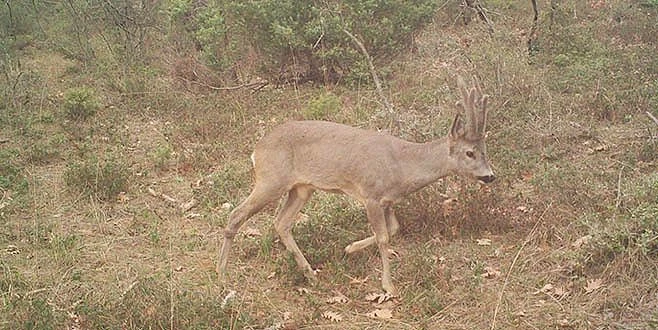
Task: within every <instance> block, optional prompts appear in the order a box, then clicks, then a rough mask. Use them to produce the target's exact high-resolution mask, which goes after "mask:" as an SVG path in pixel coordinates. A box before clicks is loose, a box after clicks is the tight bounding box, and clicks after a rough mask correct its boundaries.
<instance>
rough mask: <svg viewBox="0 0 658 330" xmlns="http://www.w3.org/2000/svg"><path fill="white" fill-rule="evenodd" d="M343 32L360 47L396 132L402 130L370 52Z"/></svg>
mask: <svg viewBox="0 0 658 330" xmlns="http://www.w3.org/2000/svg"><path fill="white" fill-rule="evenodd" d="M343 32H345V34H347V36H349V37H350V39H352V41H354V43H356V44H357V46H359V49H360V50H361V52H362V53H363V56H365V58H366V60H367V61H368V67H369V68H370V75H372V80H373V81H374V82H375V88H376V89H377V94H378V95H379V98H380V99H381V101H382V103H384V107H385V108H386V111H388V113H389V115H390V121H391V124H392V126H393V127H394V128H395V130H396V132H398V131H399V130H400V120H398V118H397V115H396V113H395V111H394V110H393V106H392V105H391V103H389V102H388V99H387V98H386V96H385V95H384V91H383V90H382V84H381V82H380V80H379V77H378V76H377V71H375V65H374V64H373V63H372V59H371V57H370V54H368V50H366V47H365V46H364V45H363V43H362V42H361V41H360V40H359V38H357V37H356V36H354V35H353V34H352V33H350V31H347V30H346V29H343Z"/></svg>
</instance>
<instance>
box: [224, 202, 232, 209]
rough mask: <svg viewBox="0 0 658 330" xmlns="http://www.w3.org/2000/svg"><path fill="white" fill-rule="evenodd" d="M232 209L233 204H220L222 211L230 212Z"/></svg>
mask: <svg viewBox="0 0 658 330" xmlns="http://www.w3.org/2000/svg"><path fill="white" fill-rule="evenodd" d="M232 208H233V204H231V203H229V202H226V203H224V204H222V210H230V209H232Z"/></svg>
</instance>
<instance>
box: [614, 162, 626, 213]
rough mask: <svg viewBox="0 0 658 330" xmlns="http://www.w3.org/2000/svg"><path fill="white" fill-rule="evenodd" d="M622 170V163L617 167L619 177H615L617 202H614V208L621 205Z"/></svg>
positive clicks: (617, 208) (616, 208)
mask: <svg viewBox="0 0 658 330" xmlns="http://www.w3.org/2000/svg"><path fill="white" fill-rule="evenodd" d="M623 171H624V165H622V166H621V168H620V169H619V177H618V178H617V202H616V203H615V210H616V211H618V210H619V205H621V174H622V172H623Z"/></svg>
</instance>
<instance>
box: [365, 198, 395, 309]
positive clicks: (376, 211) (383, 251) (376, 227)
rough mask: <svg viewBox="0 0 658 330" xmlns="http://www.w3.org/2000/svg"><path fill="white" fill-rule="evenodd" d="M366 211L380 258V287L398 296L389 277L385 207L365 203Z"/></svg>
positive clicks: (373, 202) (389, 254) (370, 202)
mask: <svg viewBox="0 0 658 330" xmlns="http://www.w3.org/2000/svg"><path fill="white" fill-rule="evenodd" d="M366 213H367V214H368V221H369V222H370V226H372V230H373V231H374V232H375V240H376V242H377V247H379V255H380V256H381V258H382V288H383V289H384V291H386V293H388V294H389V295H391V296H394V297H396V296H398V291H397V289H396V288H395V286H394V285H393V280H392V278H391V260H390V259H391V250H390V248H389V229H388V225H387V223H386V222H387V220H386V218H387V217H386V213H387V211H386V209H385V208H384V207H382V206H381V205H380V204H379V203H378V202H376V201H369V202H368V203H367V204H366Z"/></svg>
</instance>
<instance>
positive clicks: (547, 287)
mask: <svg viewBox="0 0 658 330" xmlns="http://www.w3.org/2000/svg"><path fill="white" fill-rule="evenodd" d="M551 291H553V284H550V283H548V284H546V285H544V286H543V287H542V288H541V289H539V290H537V291H535V292H533V293H532V294H540V293H549V292H551Z"/></svg>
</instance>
